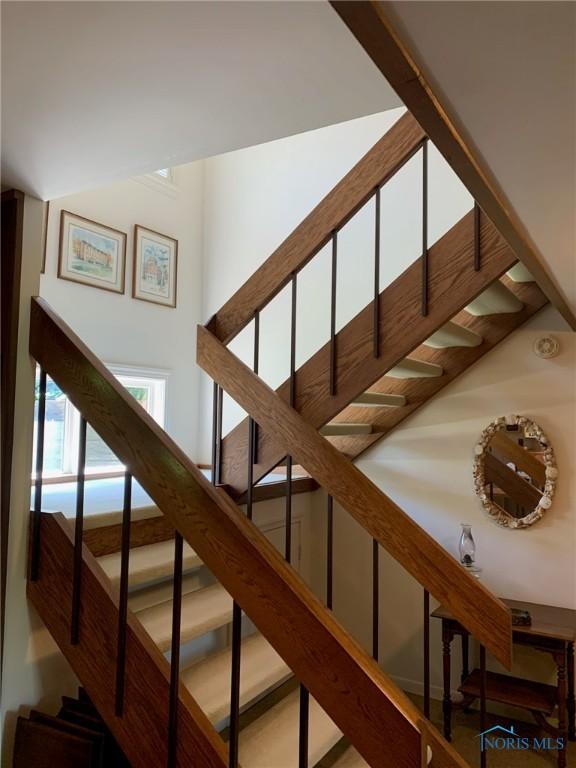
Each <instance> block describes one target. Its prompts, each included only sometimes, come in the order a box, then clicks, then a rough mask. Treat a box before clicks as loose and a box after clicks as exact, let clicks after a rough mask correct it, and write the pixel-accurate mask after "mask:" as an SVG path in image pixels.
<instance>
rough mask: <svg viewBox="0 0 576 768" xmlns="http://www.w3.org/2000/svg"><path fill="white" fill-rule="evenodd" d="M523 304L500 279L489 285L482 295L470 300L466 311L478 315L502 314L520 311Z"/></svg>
mask: <svg viewBox="0 0 576 768" xmlns="http://www.w3.org/2000/svg"><path fill="white" fill-rule="evenodd" d="M523 306H524V305H523V304H522V302H521V301H520V299H518V298H517V297H516V296H515V295H514V294H513V293H512V291H510V290H509V289H508V288H506V286H505V285H504V284H503V283H501V282H500V281H499V280H496V282H494V283H492V285H490V286H488V288H486V290H485V291H483V292H482V293H481V294H480V296H478V297H477V298H475V299H474V301H472V302H470V304H468V306H467V307H466V312H468V313H469V314H471V315H474V316H476V317H483V316H485V315H500V314H510V313H514V312H520V310H521V309H522V308H523Z"/></svg>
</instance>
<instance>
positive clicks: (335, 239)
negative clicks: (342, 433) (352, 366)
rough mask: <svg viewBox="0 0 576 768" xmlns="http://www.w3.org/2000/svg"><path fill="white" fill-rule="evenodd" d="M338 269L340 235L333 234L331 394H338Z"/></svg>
mask: <svg viewBox="0 0 576 768" xmlns="http://www.w3.org/2000/svg"><path fill="white" fill-rule="evenodd" d="M337 267H338V233H337V232H336V230H334V232H333V233H332V282H331V288H330V394H331V395H335V394H336V278H337Z"/></svg>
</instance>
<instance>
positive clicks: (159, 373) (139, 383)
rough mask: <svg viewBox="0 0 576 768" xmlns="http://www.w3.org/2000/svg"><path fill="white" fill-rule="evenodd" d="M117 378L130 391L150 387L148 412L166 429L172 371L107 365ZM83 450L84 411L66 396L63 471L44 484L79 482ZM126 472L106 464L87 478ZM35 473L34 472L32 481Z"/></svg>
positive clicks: (89, 472) (88, 470)
mask: <svg viewBox="0 0 576 768" xmlns="http://www.w3.org/2000/svg"><path fill="white" fill-rule="evenodd" d="M105 365H106V367H107V368H108V370H109V371H110V373H112V374H113V376H114V377H115V378H116V379H117V380H118V381H119V382H120V383H121V384H122V385H123V386H124V387H125V388H126V387H127V386H131V387H147V388H149V391H150V404H149V408H147V409H145V410H146V412H147V413H148V414H149V415H150V416H151V417H152V418H153V419H154V421H155V422H156V423H157V424H158V425H159V426H160V427H162V429H164V428H165V424H166V390H167V388H168V378H169V376H170V371H168V370H165V369H160V368H143V367H141V366H133V365H125V364H118V363H105ZM79 449H80V412H79V411H78V410H77V409H76V408H75V407H74V406H73V405H72V403H71V402H70V400H69V399H68V398H67V397H66V402H65V406H64V438H63V456H62V472H49V473H46V472H45V471H43V472H42V481H43V482H48V483H63V482H74V481H76V480H77V474H76V473H77V469H78V455H79ZM125 471H126V469H125V467H124V466H123V465H122V464H106V465H99V466H96V467H86V471H85V475H86V478H87V479H96V478H100V479H103V478H108V477H116V476H118V475H122V474H124V472H125ZM34 478H35V472H34V471H33V472H32V480H34Z"/></svg>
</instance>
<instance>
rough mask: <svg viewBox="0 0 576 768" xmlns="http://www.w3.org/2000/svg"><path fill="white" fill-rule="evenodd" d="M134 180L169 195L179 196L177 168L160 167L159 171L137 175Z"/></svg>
mask: <svg viewBox="0 0 576 768" xmlns="http://www.w3.org/2000/svg"><path fill="white" fill-rule="evenodd" d="M133 181H137V182H138V183H139V184H144V186H145V187H148V188H149V189H153V190H154V191H155V192H161V193H162V194H164V195H168V196H169V197H177V195H178V184H177V172H176V168H159V169H158V170H157V171H153V172H152V173H147V174H145V175H144V176H135V177H134V179H133Z"/></svg>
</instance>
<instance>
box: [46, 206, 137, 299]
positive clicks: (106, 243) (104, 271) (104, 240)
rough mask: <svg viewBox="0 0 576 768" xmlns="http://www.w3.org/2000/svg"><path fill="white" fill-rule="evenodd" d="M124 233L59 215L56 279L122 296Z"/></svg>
mask: <svg viewBox="0 0 576 768" xmlns="http://www.w3.org/2000/svg"><path fill="white" fill-rule="evenodd" d="M125 269H126V234H125V233H124V232H120V231H119V230H117V229H112V228H111V227H107V226H105V225H104V224H98V222H97V221H91V220H90V219H85V218H83V217H82V216H76V214H74V213H70V211H62V213H61V214H60V250H59V254H58V277H60V278H62V279H63V280H72V281H73V282H75V283H83V284H84V285H91V286H93V287H94V288H103V289H104V290H106V291H114V292H115V293H124V274H125Z"/></svg>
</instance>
